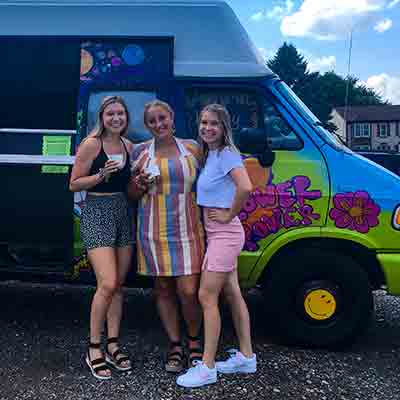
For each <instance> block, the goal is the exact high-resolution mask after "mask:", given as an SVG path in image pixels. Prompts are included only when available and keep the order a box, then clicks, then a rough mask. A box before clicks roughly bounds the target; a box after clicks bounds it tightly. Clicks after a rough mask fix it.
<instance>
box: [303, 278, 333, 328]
mask: <svg viewBox="0 0 400 400" xmlns="http://www.w3.org/2000/svg"><path fill="white" fill-rule="evenodd" d="M338 297H339V296H338V291H337V289H336V288H335V287H333V285H332V284H331V283H330V282H325V281H315V282H309V283H307V284H305V285H304V286H303V287H302V288H301V289H300V293H299V298H298V299H299V303H300V304H301V311H302V314H303V315H304V316H305V317H306V318H307V319H309V320H311V321H315V322H323V321H327V320H330V319H331V318H333V317H334V315H335V314H336V313H337V311H338ZM299 303H298V304H299Z"/></svg>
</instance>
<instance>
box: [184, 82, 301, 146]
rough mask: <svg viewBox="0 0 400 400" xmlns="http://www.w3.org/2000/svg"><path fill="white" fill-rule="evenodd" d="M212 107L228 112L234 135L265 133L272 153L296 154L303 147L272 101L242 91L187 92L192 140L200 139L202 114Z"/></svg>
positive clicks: (187, 110) (186, 100)
mask: <svg viewBox="0 0 400 400" xmlns="http://www.w3.org/2000/svg"><path fill="white" fill-rule="evenodd" d="M210 103H219V104H222V105H224V106H225V107H226V108H227V109H228V111H229V113H230V115H231V119H232V130H233V132H234V133H235V132H237V131H240V130H241V129H244V128H250V129H263V130H264V131H265V132H266V135H267V136H268V139H269V142H270V146H271V149H272V150H295V149H299V148H301V147H302V142H301V140H300V139H299V138H298V137H297V136H296V134H295V133H294V132H293V130H292V129H291V128H290V126H289V125H288V124H287V123H286V121H285V120H284V119H283V118H282V117H281V115H280V114H279V113H278V112H277V110H276V109H275V107H274V106H273V105H272V103H271V102H270V101H269V100H267V99H265V98H264V97H262V96H261V95H259V94H258V93H256V92H253V91H250V90H241V89H239V90H238V89H218V88H212V89H203V88H201V89H200V88H195V89H189V90H187V91H186V93H185V114H186V120H187V125H188V130H189V134H190V136H191V137H193V138H196V137H197V135H198V134H197V132H198V130H197V129H198V128H197V127H198V120H199V113H200V111H201V109H202V108H203V107H204V106H206V105H207V104H210Z"/></svg>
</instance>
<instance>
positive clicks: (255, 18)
mask: <svg viewBox="0 0 400 400" xmlns="http://www.w3.org/2000/svg"><path fill="white" fill-rule="evenodd" d="M250 19H252V20H253V21H256V22H258V21H262V20H263V19H265V14H264V12H263V11H259V12H258V13H255V14H253V15H252V16H251V17H250Z"/></svg>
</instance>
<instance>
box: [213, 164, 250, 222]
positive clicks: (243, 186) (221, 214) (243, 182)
mask: <svg viewBox="0 0 400 400" xmlns="http://www.w3.org/2000/svg"><path fill="white" fill-rule="evenodd" d="M229 175H230V177H231V178H232V180H233V182H234V183H235V186H236V194H235V197H234V199H233V203H232V206H231V208H230V209H228V210H224V209H210V210H209V211H208V215H209V217H210V218H211V219H212V220H214V221H218V222H222V223H224V224H227V223H229V222H231V221H232V219H233V218H235V217H236V216H237V215H238V214H239V212H240V210H241V209H242V207H243V204H244V202H245V201H246V200H247V198H248V197H249V194H250V193H251V191H252V189H253V186H252V184H251V181H250V178H249V176H248V174H247V171H246V168H244V167H237V168H233V169H232V170H231V171H230V172H229Z"/></svg>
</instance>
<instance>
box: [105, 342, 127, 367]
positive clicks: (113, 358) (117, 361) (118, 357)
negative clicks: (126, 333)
mask: <svg viewBox="0 0 400 400" xmlns="http://www.w3.org/2000/svg"><path fill="white" fill-rule="evenodd" d="M110 343H117V344H118V338H117V337H112V338H108V339H107V346H106V362H107V363H108V364H110V365H112V366H113V367H114V368H115V369H117V370H118V371H130V370H131V369H132V365H131V360H130V359H129V357H128V356H126V355H124V353H123V352H122V351H121V349H119V348H117V349H116V350H115V351H114V352H113V353H110V352H109V351H108V345H109V344H110ZM125 361H129V365H127V366H126V367H124V366H123V365H121V364H122V363H123V362H125Z"/></svg>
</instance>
